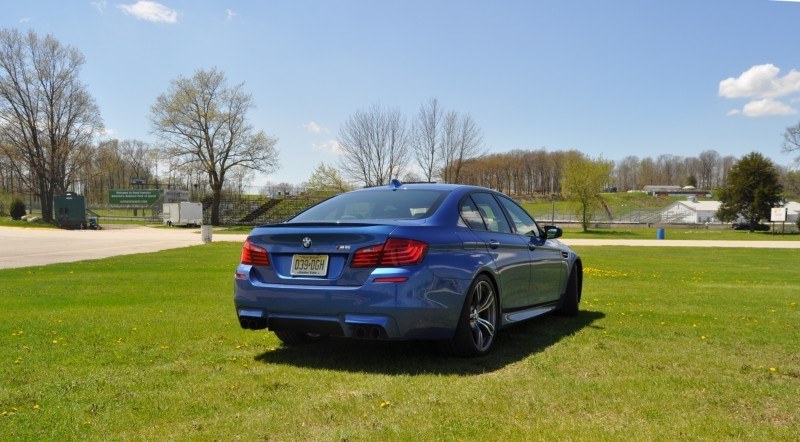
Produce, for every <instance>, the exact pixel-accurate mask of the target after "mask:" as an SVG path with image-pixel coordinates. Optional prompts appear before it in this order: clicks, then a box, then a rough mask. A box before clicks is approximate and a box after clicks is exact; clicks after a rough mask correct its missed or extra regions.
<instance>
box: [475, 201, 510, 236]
mask: <svg viewBox="0 0 800 442" xmlns="http://www.w3.org/2000/svg"><path fill="white" fill-rule="evenodd" d="M472 200H473V201H474V202H475V206H477V208H478V213H480V215H481V217H482V218H483V222H484V223H485V224H486V230H488V231H490V232H500V233H511V226H509V225H508V221H507V220H506V216H505V214H504V213H503V209H501V208H500V205H499V204H497V201H496V200H495V199H494V197H493V196H492V195H490V194H488V193H480V192H478V193H473V194H472Z"/></svg>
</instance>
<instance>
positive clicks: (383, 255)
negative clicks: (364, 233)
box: [350, 238, 428, 267]
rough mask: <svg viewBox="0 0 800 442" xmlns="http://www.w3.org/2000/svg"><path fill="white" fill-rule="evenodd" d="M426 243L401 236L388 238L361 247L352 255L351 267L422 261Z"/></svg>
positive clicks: (403, 264)
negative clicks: (382, 242) (380, 242)
mask: <svg viewBox="0 0 800 442" xmlns="http://www.w3.org/2000/svg"><path fill="white" fill-rule="evenodd" d="M427 252H428V244H426V243H424V242H422V241H416V240H413V239H403V238H389V239H388V240H387V241H386V243H385V244H378V245H374V246H368V247H363V248H361V249H358V250H356V253H355V254H354V255H353V261H352V262H351V263H350V266H351V267H378V266H379V265H380V266H384V267H399V266H410V265H416V264H419V263H421V262H422V260H423V259H424V258H425V254H426V253H427Z"/></svg>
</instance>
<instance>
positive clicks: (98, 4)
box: [89, 0, 108, 12]
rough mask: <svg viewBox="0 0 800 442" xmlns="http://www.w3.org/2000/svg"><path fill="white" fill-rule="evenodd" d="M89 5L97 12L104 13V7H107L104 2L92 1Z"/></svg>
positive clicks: (103, 0) (104, 0)
mask: <svg viewBox="0 0 800 442" xmlns="http://www.w3.org/2000/svg"><path fill="white" fill-rule="evenodd" d="M89 4H90V5H92V6H94V8H95V9H97V11H98V12H105V10H106V6H107V5H108V3H107V2H106V0H98V1H93V2H89Z"/></svg>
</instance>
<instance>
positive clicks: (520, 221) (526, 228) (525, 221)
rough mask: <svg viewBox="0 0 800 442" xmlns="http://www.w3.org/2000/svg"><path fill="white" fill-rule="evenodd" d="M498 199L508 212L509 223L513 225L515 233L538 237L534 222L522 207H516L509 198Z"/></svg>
mask: <svg viewBox="0 0 800 442" xmlns="http://www.w3.org/2000/svg"><path fill="white" fill-rule="evenodd" d="M499 199H500V202H501V203H502V204H503V207H505V209H506V211H508V214H509V216H510V218H511V222H513V223H514V227H516V229H517V233H519V234H520V235H528V236H539V228H538V227H537V226H536V222H535V221H534V220H533V218H531V216H530V215H528V214H527V213H526V212H525V210H524V209H523V208H522V207H520V206H519V205H517V203H515V202H514V201H512V200H511V199H510V198H506V197H502V196H501V197H500V198H499Z"/></svg>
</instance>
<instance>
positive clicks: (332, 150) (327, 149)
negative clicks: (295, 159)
mask: <svg viewBox="0 0 800 442" xmlns="http://www.w3.org/2000/svg"><path fill="white" fill-rule="evenodd" d="M311 147H313V148H314V150H315V151H318V152H324V153H329V154H333V155H338V154H340V153H341V152H342V146H340V145H339V142H338V141H336V140H328V141H326V142H324V143H320V144H316V143H312V144H311Z"/></svg>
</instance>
